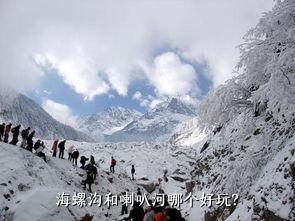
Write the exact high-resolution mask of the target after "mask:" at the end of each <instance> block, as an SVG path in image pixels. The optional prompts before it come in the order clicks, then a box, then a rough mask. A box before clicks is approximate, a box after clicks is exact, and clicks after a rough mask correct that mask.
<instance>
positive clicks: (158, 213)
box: [154, 207, 166, 221]
mask: <svg viewBox="0 0 295 221" xmlns="http://www.w3.org/2000/svg"><path fill="white" fill-rule="evenodd" d="M154 211H155V221H166V216H165V214H164V211H163V208H162V207H155V209H154Z"/></svg>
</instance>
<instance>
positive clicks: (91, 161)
mask: <svg viewBox="0 0 295 221" xmlns="http://www.w3.org/2000/svg"><path fill="white" fill-rule="evenodd" d="M90 164H92V165H94V164H95V160H94V156H92V155H90Z"/></svg>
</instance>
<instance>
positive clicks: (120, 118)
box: [79, 106, 142, 141]
mask: <svg viewBox="0 0 295 221" xmlns="http://www.w3.org/2000/svg"><path fill="white" fill-rule="evenodd" d="M141 115H142V114H141V113H140V112H138V111H136V110H131V109H129V108H123V107H119V106H113V107H108V108H106V109H104V110H103V111H101V112H98V113H95V114H92V115H90V116H86V117H84V118H83V119H81V121H80V123H79V124H80V126H79V128H80V129H81V130H82V131H83V132H85V133H87V134H89V135H90V136H91V137H93V138H94V139H95V140H98V141H101V140H104V136H105V135H110V134H112V133H114V132H116V131H118V130H121V129H123V128H124V127H125V126H126V125H127V124H129V123H130V122H132V121H133V120H136V119H138V118H139V117H140V116H141Z"/></svg>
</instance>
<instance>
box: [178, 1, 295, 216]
mask: <svg viewBox="0 0 295 221" xmlns="http://www.w3.org/2000/svg"><path fill="white" fill-rule="evenodd" d="M294 13H295V1H294V0H292V1H291V0H285V1H277V4H276V6H275V7H274V8H273V10H272V11H271V12H268V13H265V14H264V16H263V17H262V19H261V20H260V21H259V23H258V25H257V26H256V27H255V28H253V29H251V30H250V31H249V33H248V34H247V35H246V36H245V37H246V39H248V40H247V42H246V43H245V44H244V45H242V51H241V52H242V53H241V60H240V63H239V66H238V67H240V70H241V74H240V75H239V76H237V77H236V78H233V79H231V80H229V81H227V83H226V84H225V85H221V86H219V87H218V88H217V89H216V90H215V91H214V92H213V93H211V94H210V95H209V96H208V98H207V99H206V100H204V101H203V102H202V103H201V104H200V106H199V108H198V118H197V119H196V123H195V124H194V125H193V126H192V127H190V129H188V130H183V133H179V134H177V135H174V137H173V139H172V140H173V141H174V142H175V143H178V144H180V143H189V142H190V141H191V138H192V136H191V135H192V133H195V134H196V135H197V137H198V135H199V134H200V133H199V132H200V131H207V133H206V135H205V137H204V138H203V139H205V140H204V141H205V142H203V145H197V146H195V147H196V150H199V153H200V154H199V155H197V157H196V163H195V165H194V169H193V170H192V172H191V174H192V180H194V181H193V182H194V186H195V189H194V191H193V192H194V193H198V192H205V193H209V194H214V195H215V196H216V195H218V194H225V193H226V194H229V195H232V194H238V195H239V198H237V200H236V201H235V203H236V205H235V206H232V207H226V206H222V207H220V206H216V205H215V206H212V207H211V208H206V209H203V210H202V211H203V212H200V211H197V212H198V214H199V215H200V214H203V215H204V216H203V217H204V220H205V221H207V220H226V221H248V220H255V221H266V220H269V221H274V220H276V221H287V220H295V206H294V205H295V204H294V202H295V192H294V191H295V186H294V184H295V148H294V147H295V136H294V135H295V96H294V95H295V71H294V70H295V62H294V61H295V42H294V40H295V20H294ZM196 214H197V213H196ZM194 215H195V213H192V216H194ZM195 220H199V219H195ZM200 220H203V219H200Z"/></svg>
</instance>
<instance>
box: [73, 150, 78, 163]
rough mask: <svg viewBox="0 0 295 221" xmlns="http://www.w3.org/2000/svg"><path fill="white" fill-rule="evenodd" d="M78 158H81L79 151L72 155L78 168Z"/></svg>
mask: <svg viewBox="0 0 295 221" xmlns="http://www.w3.org/2000/svg"><path fill="white" fill-rule="evenodd" d="M78 157H79V151H78V150H75V151H74V152H73V153H72V162H73V163H74V164H75V165H76V166H77V160H78Z"/></svg>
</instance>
